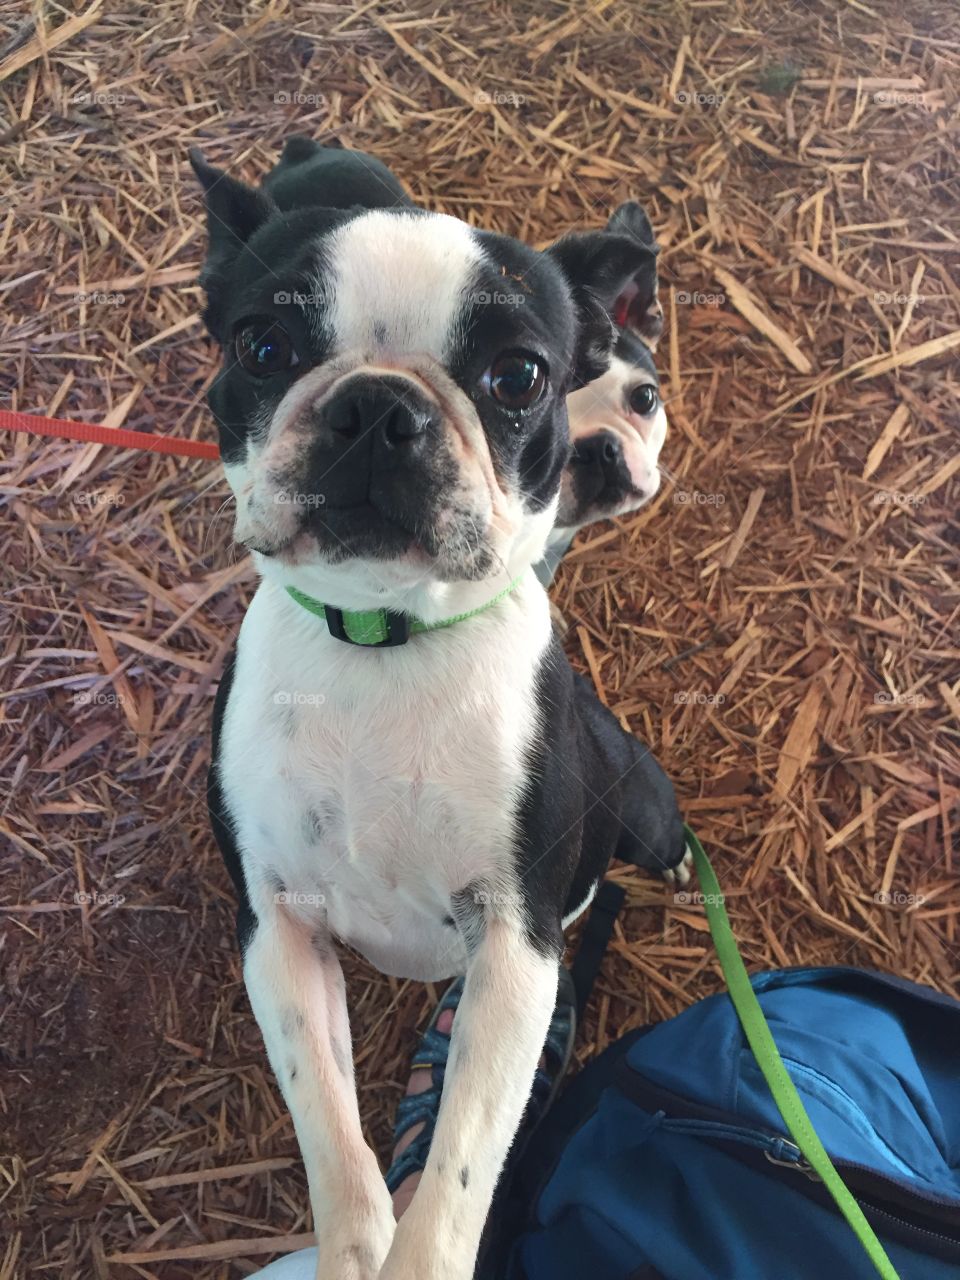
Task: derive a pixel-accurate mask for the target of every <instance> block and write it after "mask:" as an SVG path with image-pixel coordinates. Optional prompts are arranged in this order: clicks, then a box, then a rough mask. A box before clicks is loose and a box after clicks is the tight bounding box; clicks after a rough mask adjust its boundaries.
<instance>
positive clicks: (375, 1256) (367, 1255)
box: [316, 1186, 394, 1280]
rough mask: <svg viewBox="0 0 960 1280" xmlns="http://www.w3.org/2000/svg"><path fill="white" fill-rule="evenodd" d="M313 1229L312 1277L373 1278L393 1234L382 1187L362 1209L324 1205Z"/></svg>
mask: <svg viewBox="0 0 960 1280" xmlns="http://www.w3.org/2000/svg"><path fill="white" fill-rule="evenodd" d="M316 1230H317V1275H316V1280H377V1278H378V1277H379V1275H380V1269H381V1267H382V1266H383V1262H384V1259H385V1258H386V1257H387V1254H388V1253H389V1252H390V1245H391V1242H392V1240H393V1233H394V1220H393V1207H392V1204H391V1201H390V1196H389V1194H388V1193H387V1189H386V1186H384V1187H383V1195H382V1196H381V1197H379V1200H378V1201H377V1202H375V1203H374V1204H371V1205H370V1206H369V1207H368V1208H367V1209H366V1210H363V1209H360V1208H359V1207H358V1206H357V1205H356V1204H355V1203H344V1204H340V1205H338V1206H337V1208H336V1209H331V1208H329V1207H328V1208H327V1210H326V1212H325V1213H324V1214H323V1218H322V1220H318V1221H317V1228H316Z"/></svg>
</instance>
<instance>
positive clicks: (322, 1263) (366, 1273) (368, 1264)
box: [316, 1230, 389, 1280]
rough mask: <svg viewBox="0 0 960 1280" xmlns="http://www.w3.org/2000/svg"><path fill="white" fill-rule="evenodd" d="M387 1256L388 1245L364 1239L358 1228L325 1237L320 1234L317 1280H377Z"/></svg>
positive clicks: (318, 1240)
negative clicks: (334, 1236) (335, 1235)
mask: <svg viewBox="0 0 960 1280" xmlns="http://www.w3.org/2000/svg"><path fill="white" fill-rule="evenodd" d="M387 1247H389V1244H388V1246H387ZM386 1256H387V1248H385V1247H383V1246H382V1244H377V1243H376V1242H371V1241H369V1240H365V1239H361V1238H360V1236H359V1234H358V1233H357V1232H356V1231H348V1230H344V1231H343V1232H342V1236H341V1233H338V1238H333V1239H331V1238H329V1237H328V1238H326V1239H324V1240H321V1239H320V1238H319V1235H318V1237H317V1274H316V1280H377V1278H378V1276H379V1275H380V1268H381V1266H382V1265H383V1260H384V1258H385V1257H386Z"/></svg>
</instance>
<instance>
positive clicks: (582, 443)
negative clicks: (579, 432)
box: [573, 431, 624, 483]
mask: <svg viewBox="0 0 960 1280" xmlns="http://www.w3.org/2000/svg"><path fill="white" fill-rule="evenodd" d="M573 456H574V458H575V460H576V461H577V462H580V463H583V464H584V465H585V466H588V467H593V468H596V470H598V471H599V472H600V473H601V474H602V475H603V478H604V480H605V482H606V483H610V482H612V481H615V480H618V479H620V476H621V473H622V470H623V467H624V461H623V445H622V444H621V443H620V438H619V436H616V435H614V433H613V432H612V431H598V432H597V433H596V435H592V436H584V437H582V438H581V439H580V440H578V441H577V442H576V444H575V445H574V449H573Z"/></svg>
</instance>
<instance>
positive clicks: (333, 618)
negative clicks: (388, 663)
mask: <svg viewBox="0 0 960 1280" xmlns="http://www.w3.org/2000/svg"><path fill="white" fill-rule="evenodd" d="M323 612H324V616H325V617H326V620H327V629H328V630H329V632H330V634H331V635H332V636H334V637H335V638H336V639H337V640H342V641H343V642H344V644H352V645H356V647H357V648H358V649H392V648H394V647H395V646H396V645H398V644H406V643H407V641H408V640H409V639H410V619H409V618H408V617H407V615H406V614H405V613H391V611H390V610H389V609H384V610H383V618H384V622H385V623H386V628H387V634H386V635H385V636H384V638H383V639H382V640H373V641H371V642H370V643H369V644H366V643H364V642H363V641H362V640H352V639H351V638H350V636H348V635H347V631H346V628H345V626H344V625H343V610H342V609H335V608H334V607H333V606H332V605H329V604H325V605H324V606H323Z"/></svg>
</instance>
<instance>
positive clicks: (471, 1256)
mask: <svg viewBox="0 0 960 1280" xmlns="http://www.w3.org/2000/svg"><path fill="white" fill-rule="evenodd" d="M415 1203H416V1201H414V1204H415ZM412 1212H413V1206H411V1208H410V1209H408V1210H407V1212H406V1213H405V1214H404V1215H403V1217H402V1218H401V1219H400V1221H399V1223H398V1224H397V1233H396V1235H395V1236H394V1238H393V1244H392V1246H391V1248H390V1253H389V1254H388V1255H387V1260H386V1262H385V1263H384V1264H383V1269H382V1270H381V1272H380V1276H379V1280H473V1271H474V1264H475V1256H476V1250H475V1249H471V1248H469V1247H468V1246H466V1245H465V1243H464V1242H463V1241H456V1242H455V1241H454V1239H453V1238H452V1235H451V1233H450V1232H449V1231H445V1230H444V1229H443V1227H442V1225H441V1224H440V1222H439V1221H437V1222H435V1223H434V1224H432V1229H431V1224H430V1223H428V1222H426V1221H424V1220H419V1219H417V1218H411V1220H410V1221H409V1222H408V1221H407V1219H408V1217H410V1215H411V1214H412ZM317 1280H319V1277H318V1278H317Z"/></svg>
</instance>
